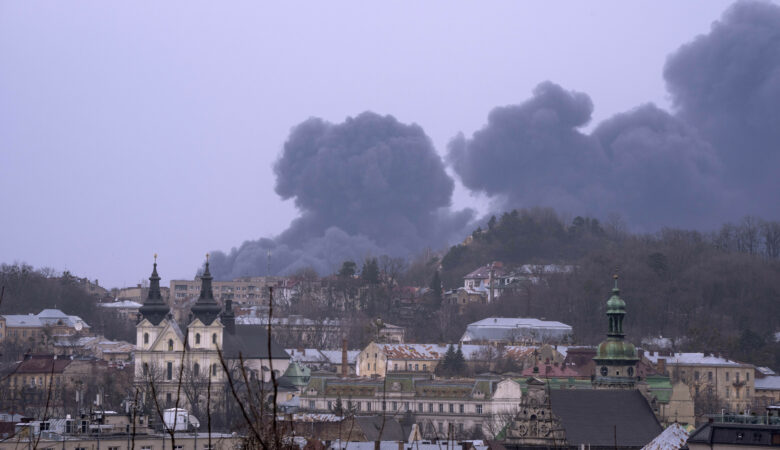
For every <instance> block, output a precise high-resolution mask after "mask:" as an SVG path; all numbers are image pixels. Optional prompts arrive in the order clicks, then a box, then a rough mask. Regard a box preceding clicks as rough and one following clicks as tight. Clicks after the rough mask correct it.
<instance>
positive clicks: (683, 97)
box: [448, 2, 780, 230]
mask: <svg viewBox="0 0 780 450" xmlns="http://www.w3.org/2000/svg"><path fill="white" fill-rule="evenodd" d="M664 74H665V77H666V80H667V83H668V85H669V90H670V92H671V94H672V97H673V102H674V105H675V107H676V109H677V111H676V112H677V113H676V114H675V115H672V114H669V113H667V112H665V111H663V110H661V109H659V108H657V107H656V106H655V105H652V104H647V105H643V106H639V107H637V108H635V109H633V110H631V111H628V112H626V113H622V114H618V115H616V116H614V117H612V118H610V119H608V120H606V121H604V122H603V123H601V124H599V125H598V126H597V127H596V128H595V130H594V131H593V132H592V133H590V134H585V133H584V132H582V131H581V127H583V126H584V125H586V124H587V123H588V121H589V120H590V117H591V112H592V109H593V106H592V103H591V101H590V98H589V97H588V96H587V95H585V94H582V93H578V92H568V91H565V90H564V89H563V88H561V87H560V86H557V85H555V84H552V83H550V82H545V83H542V84H540V85H539V86H538V87H537V88H536V89H535V90H534V92H533V96H532V97H531V98H530V99H529V100H527V101H525V102H524V103H522V104H520V105H515V106H506V107H500V108H496V109H494V110H493V111H491V112H490V114H489V116H488V122H487V124H486V125H485V126H484V127H483V128H482V129H481V130H479V131H477V132H476V133H474V135H473V136H472V137H471V138H468V139H467V138H465V137H463V136H462V135H461V136H458V137H456V138H455V139H453V141H452V142H451V143H450V145H449V153H448V160H449V161H450V163H451V164H452V166H453V168H454V169H455V171H456V173H457V174H458V175H459V176H460V178H461V180H462V181H463V184H464V185H466V187H468V188H470V189H473V190H477V191H481V192H484V193H485V194H487V195H489V196H492V197H494V198H496V199H498V200H500V205H501V206H502V207H503V208H504V209H506V208H509V207H529V206H536V205H542V206H552V207H555V208H557V209H559V210H563V211H568V212H571V213H575V214H582V213H587V214H593V215H596V216H601V217H604V216H605V215H607V214H610V213H617V214H619V215H621V216H622V217H623V218H624V219H625V220H626V221H627V222H628V223H629V224H631V225H633V226H634V227H635V228H637V229H646V230H652V229H657V228H658V227H661V226H693V227H702V226H707V225H711V224H712V223H714V221H719V220H724V219H734V218H735V217H739V216H742V215H744V214H747V213H756V212H759V211H760V212H761V213H762V215H767V213H769V214H773V215H775V216H776V215H777V214H778V212H780V202H777V201H774V202H771V199H772V198H774V197H775V196H776V193H777V192H778V189H779V188H780V177H778V176H777V175H776V172H777V169H778V168H780V164H779V163H780V7H777V6H775V5H771V4H766V3H751V2H740V3H737V4H735V5H734V6H733V7H731V8H730V9H729V10H728V11H727V12H726V13H725V14H724V16H723V19H722V20H721V21H720V22H716V23H715V24H714V25H713V27H712V30H711V32H710V33H709V34H707V35H705V36H701V37H699V38H697V39H696V40H695V41H694V42H693V43H691V44H688V45H685V46H683V47H682V48H681V49H680V50H678V51H677V52H676V53H675V54H673V55H672V56H671V57H670V58H669V61H668V63H667V66H666V69H665V71H664ZM770 202H771V204H770Z"/></svg>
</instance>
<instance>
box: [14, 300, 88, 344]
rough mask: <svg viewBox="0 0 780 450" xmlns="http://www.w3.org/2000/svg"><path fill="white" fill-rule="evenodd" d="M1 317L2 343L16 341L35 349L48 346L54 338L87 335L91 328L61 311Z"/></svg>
mask: <svg viewBox="0 0 780 450" xmlns="http://www.w3.org/2000/svg"><path fill="white" fill-rule="evenodd" d="M0 317H2V321H0V324H2V326H0V343H2V342H4V341H16V342H19V343H24V344H27V345H31V346H33V347H34V346H37V345H45V344H47V343H48V342H49V341H50V340H51V339H52V338H53V337H57V336H71V335H76V334H85V333H87V332H88V331H89V328H90V327H89V325H88V324H87V323H86V322H84V321H83V320H82V319H81V317H79V316H70V315H67V314H65V313H64V312H62V311H60V310H59V309H44V310H43V311H41V312H39V313H38V314H6V315H4V316H0Z"/></svg>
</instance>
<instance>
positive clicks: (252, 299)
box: [170, 277, 294, 306]
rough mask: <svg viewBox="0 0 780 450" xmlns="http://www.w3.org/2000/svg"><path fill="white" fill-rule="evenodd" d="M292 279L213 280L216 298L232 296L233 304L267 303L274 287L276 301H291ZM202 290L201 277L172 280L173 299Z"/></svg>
mask: <svg viewBox="0 0 780 450" xmlns="http://www.w3.org/2000/svg"><path fill="white" fill-rule="evenodd" d="M291 284H292V283H291V282H290V280H288V279H287V278H284V277H240V278H234V279H232V280H229V281H212V290H213V292H214V298H215V299H216V300H217V301H219V302H220V303H224V301H225V300H227V299H228V298H230V299H231V300H233V304H235V305H238V306H242V305H267V304H268V302H269V300H270V291H269V288H270V287H272V288H273V289H274V303H276V304H281V303H287V302H289V300H290V298H291V297H292V295H293V294H294V289H293V288H292V286H291ZM200 290H201V280H200V278H195V279H193V280H171V283H170V292H171V295H172V296H173V297H172V301H173V302H174V303H179V302H182V301H184V300H187V299H189V298H195V297H197V296H198V293H199V292H200Z"/></svg>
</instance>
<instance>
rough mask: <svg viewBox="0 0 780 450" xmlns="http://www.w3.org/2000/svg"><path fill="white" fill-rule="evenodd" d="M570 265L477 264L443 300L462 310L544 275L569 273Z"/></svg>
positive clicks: (534, 280) (542, 278) (510, 291)
mask: <svg viewBox="0 0 780 450" xmlns="http://www.w3.org/2000/svg"><path fill="white" fill-rule="evenodd" d="M572 269H573V267H572V266H564V265H556V264H524V265H521V266H518V267H515V268H508V267H506V266H505V265H504V264H503V263H502V262H500V261H495V262H492V263H490V264H486V265H484V266H481V267H478V268H477V269H475V270H473V271H471V272H469V273H468V274H466V275H465V276H464V277H463V286H462V287H460V288H458V289H455V290H451V291H447V292H446V293H445V301H446V302H447V303H448V304H451V305H458V306H459V307H460V308H461V309H463V308H464V307H465V306H466V305H468V304H487V303H492V302H493V301H494V300H496V299H498V298H500V297H501V296H503V295H506V294H508V293H518V292H521V291H522V290H523V285H524V283H525V284H537V283H539V282H541V281H543V280H544V279H545V278H546V277H548V276H550V275H553V274H559V273H568V272H571V271H572Z"/></svg>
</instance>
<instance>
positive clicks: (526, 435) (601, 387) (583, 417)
mask: <svg viewBox="0 0 780 450" xmlns="http://www.w3.org/2000/svg"><path fill="white" fill-rule="evenodd" d="M625 315H626V302H625V301H623V299H621V298H620V289H619V288H618V284H617V275H615V287H614V288H613V289H612V296H610V298H609V299H608V300H607V322H608V327H607V339H606V340H604V341H603V342H601V344H599V346H598V349H597V352H596V356H595V357H594V358H593V360H594V362H595V363H596V375H595V377H594V378H593V383H592V389H550V388H549V385H548V383H546V382H545V380H543V379H540V378H533V377H532V378H530V379H529V380H528V381H527V385H528V392H527V395H526V396H525V397H524V398H523V400H522V402H521V404H520V407H519V408H518V414H517V415H516V416H515V418H514V420H513V421H512V422H511V423H510V424H509V426H508V427H507V429H506V434H505V438H504V441H503V442H501V444H500V445H498V446H496V448H501V447H503V448H504V449H506V450H515V449H532V448H581V446H584V447H585V448H593V449H596V448H610V449H611V448H615V449H618V448H619V449H641V448H642V447H644V446H645V445H646V444H647V443H649V442H650V441H651V440H653V439H654V438H655V437H656V436H657V435H658V434H660V433H661V431H663V429H662V428H661V424H660V423H659V422H658V419H657V418H656V416H655V414H654V413H653V410H652V408H651V406H650V404H649V403H648V401H647V399H646V398H645V396H643V395H642V393H641V392H640V391H639V390H638V388H637V382H638V381H639V377H638V376H637V373H636V364H637V362H638V361H639V357H638V355H637V350H636V347H634V345H633V344H632V343H630V342H628V341H626V339H625V333H624V332H623V319H624V318H625Z"/></svg>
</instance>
